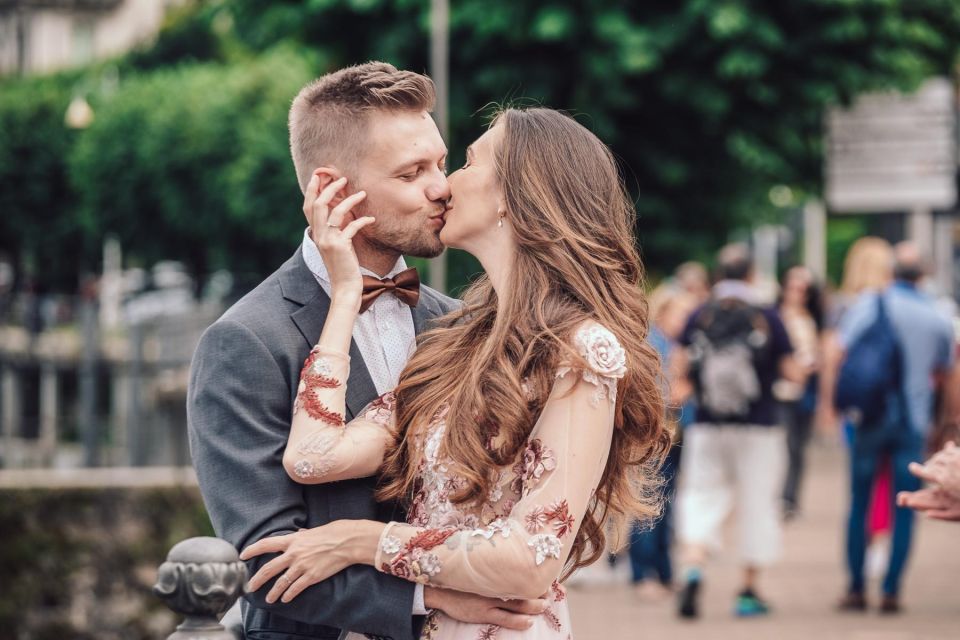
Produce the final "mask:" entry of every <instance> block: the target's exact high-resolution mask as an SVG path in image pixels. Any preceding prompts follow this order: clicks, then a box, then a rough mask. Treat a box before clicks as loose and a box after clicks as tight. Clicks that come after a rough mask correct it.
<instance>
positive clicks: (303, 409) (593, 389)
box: [284, 322, 626, 640]
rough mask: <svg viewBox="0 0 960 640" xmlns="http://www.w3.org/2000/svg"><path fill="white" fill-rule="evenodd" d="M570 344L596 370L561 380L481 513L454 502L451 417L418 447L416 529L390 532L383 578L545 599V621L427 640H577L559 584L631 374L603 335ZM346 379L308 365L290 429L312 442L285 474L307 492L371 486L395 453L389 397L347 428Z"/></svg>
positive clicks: (436, 622)
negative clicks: (322, 486)
mask: <svg viewBox="0 0 960 640" xmlns="http://www.w3.org/2000/svg"><path fill="white" fill-rule="evenodd" d="M573 343H574V346H575V347H576V349H577V350H578V352H579V353H580V354H581V355H582V356H583V358H584V360H585V361H586V362H587V364H588V367H587V368H585V369H582V370H580V369H572V368H570V367H563V368H561V369H560V370H558V371H557V374H556V382H555V384H554V388H553V389H552V391H551V393H550V396H549V398H548V399H547V402H546V403H545V405H544V407H543V410H542V412H541V414H540V416H539V418H538V420H537V422H536V425H535V426H534V428H533V430H532V431H531V433H530V436H529V438H528V440H527V444H526V447H525V449H524V450H523V451H522V453H521V455H520V456H518V459H517V460H516V461H514V463H513V464H512V465H507V466H506V467H504V468H501V469H496V470H491V471H492V473H493V474H494V476H493V477H495V478H496V482H495V484H494V489H493V490H492V491H491V493H490V495H489V496H488V499H487V500H486V502H485V503H484V504H483V505H482V506H476V505H469V506H465V505H455V504H453V503H452V502H451V501H450V498H449V496H450V495H452V494H454V493H455V492H456V490H457V489H458V488H459V484H458V483H459V480H458V477H457V475H456V473H455V471H454V469H452V467H451V465H450V464H449V462H448V461H447V460H445V459H444V458H443V456H442V455H441V454H440V451H441V443H442V441H443V437H444V434H445V433H446V432H447V430H448V429H456V428H458V426H457V425H448V424H447V423H446V419H445V418H446V411H445V410H444V409H443V408H441V409H440V410H439V411H438V412H437V413H436V415H434V416H433V418H432V419H431V420H430V421H429V424H427V426H426V427H425V428H423V429H417V430H416V431H417V432H418V433H417V435H414V436H412V437H414V438H416V441H415V444H416V445H417V446H415V447H414V450H415V451H417V452H418V460H417V464H418V474H419V479H420V490H419V492H418V493H417V495H416V496H414V499H413V501H412V504H411V506H410V509H409V512H408V521H407V522H391V523H389V524H388V525H387V526H386V528H385V529H384V531H383V534H382V535H381V537H380V543H379V545H378V549H377V554H376V560H375V566H376V568H377V569H378V570H379V571H382V572H384V573H388V574H390V575H394V576H397V577H399V578H403V579H405V580H410V581H413V582H419V583H422V584H429V585H433V586H436V587H442V588H448V589H455V590H458V591H468V592H472V593H477V594H481V595H485V596H493V597H498V598H525V599H529V598H538V597H541V596H543V595H544V594H547V598H548V601H549V607H548V609H547V610H546V612H544V614H542V615H541V616H538V617H537V618H536V619H535V622H534V625H533V626H532V627H531V628H530V629H528V630H527V631H523V632H520V631H513V630H508V629H501V628H499V627H496V626H492V625H477V624H467V623H462V622H458V621H456V620H453V619H452V618H449V617H447V616H446V615H444V614H443V613H442V612H439V611H436V612H433V613H432V614H431V615H430V616H429V617H428V618H427V621H426V624H425V625H424V629H423V633H422V635H421V638H422V639H424V640H425V639H430V640H454V639H455V640H492V639H494V638H496V639H498V640H514V639H520V638H522V639H524V640H536V639H544V640H547V639H549V640H556V639H561V640H562V639H564V638H571V637H572V635H571V626H570V616H569V611H568V608H567V603H566V601H565V599H564V594H563V591H562V590H561V589H559V588H558V585H557V582H556V581H557V579H558V577H559V576H560V574H561V572H562V570H563V567H564V564H565V563H566V561H567V558H568V556H569V553H570V551H571V548H572V544H573V541H574V538H575V537H576V534H577V530H578V528H579V526H580V521H581V519H582V518H583V516H584V514H585V512H586V510H587V508H588V506H589V505H590V502H591V500H592V498H593V494H594V491H595V489H596V487H597V485H598V483H599V482H600V478H601V476H602V474H603V470H604V467H605V466H606V462H607V456H608V454H609V450H610V443H611V440H612V437H613V429H614V426H613V422H614V405H615V403H616V393H617V382H618V380H619V379H620V378H622V377H623V375H624V373H625V372H626V358H625V354H624V351H623V349H622V348H621V346H620V344H619V342H618V341H617V339H616V337H614V335H613V334H612V333H611V332H610V331H608V330H607V329H606V328H604V327H602V326H600V325H598V324H596V323H593V322H591V323H587V324H584V325H583V326H581V328H580V329H579V330H578V331H577V332H576V334H575V335H574V337H573ZM348 374H349V358H348V356H346V355H345V354H341V353H335V352H330V351H323V350H319V349H315V350H314V351H313V352H311V354H310V357H309V358H308V359H307V362H306V363H305V365H304V369H303V373H302V374H301V384H300V389H299V392H298V397H297V404H296V406H295V409H294V418H293V420H294V431H295V432H296V433H298V434H299V433H306V435H305V436H302V437H301V438H300V440H299V441H298V442H293V441H291V442H289V443H288V445H287V449H286V452H285V454H284V465H285V467H286V468H287V470H288V472H289V473H290V474H291V477H293V478H294V479H296V480H297V481H298V482H303V483H320V482H333V481H336V480H341V479H345V478H355V477H363V476H367V475H372V474H374V473H375V472H376V470H377V469H378V468H379V467H380V465H381V463H382V461H383V456H384V451H385V448H386V447H387V446H390V443H391V442H392V436H391V432H390V429H391V428H392V426H393V420H394V415H393V409H394V398H393V395H392V393H388V394H385V395H384V396H381V397H380V398H378V399H377V400H375V401H374V402H373V403H371V405H370V406H369V407H368V408H367V409H366V410H365V411H364V412H362V413H361V415H360V416H358V417H357V418H356V419H354V420H352V421H351V422H349V423H347V424H345V425H344V421H343V417H342V416H343V411H344V398H345V383H344V382H342V381H346V379H347V376H348ZM298 421H301V422H300V424H297V422H298ZM468 428H474V425H469V426H468ZM408 437H410V436H408Z"/></svg>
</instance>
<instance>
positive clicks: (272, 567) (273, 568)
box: [247, 553, 292, 592]
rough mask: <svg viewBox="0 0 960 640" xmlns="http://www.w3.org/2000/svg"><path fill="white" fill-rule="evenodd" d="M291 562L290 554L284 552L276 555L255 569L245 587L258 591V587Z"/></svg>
mask: <svg viewBox="0 0 960 640" xmlns="http://www.w3.org/2000/svg"><path fill="white" fill-rule="evenodd" d="M291 562H292V560H291V558H290V556H289V555H287V554H286V553H283V554H281V555H279V556H277V557H276V558H274V559H273V560H271V561H270V562H268V563H267V564H265V565H263V566H262V567H260V570H259V571H257V572H256V573H255V574H254V575H253V577H252V578H250V582H248V583H247V589H248V590H249V591H251V592H253V591H259V590H260V587H262V586H263V585H265V584H266V583H268V582H270V580H271V579H272V578H273V577H274V576H276V575H277V574H279V573H281V572H282V571H284V570H285V569H286V568H287V567H289V566H290V563H291Z"/></svg>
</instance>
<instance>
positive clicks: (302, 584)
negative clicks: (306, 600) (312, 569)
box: [280, 573, 316, 602]
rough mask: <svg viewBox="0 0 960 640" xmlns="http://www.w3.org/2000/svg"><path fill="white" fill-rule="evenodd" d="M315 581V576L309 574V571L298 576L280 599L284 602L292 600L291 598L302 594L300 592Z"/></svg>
mask: <svg viewBox="0 0 960 640" xmlns="http://www.w3.org/2000/svg"><path fill="white" fill-rule="evenodd" d="M315 582H316V580H314V579H313V577H312V576H310V575H309V573H305V574H303V575H302V576H300V577H299V578H297V579H296V580H295V581H294V582H293V584H291V585H290V587H289V588H287V590H286V591H284V592H283V597H282V598H280V600H281V601H283V602H290V601H291V600H293V599H294V598H296V597H297V596H298V595H300V593H301V592H302V591H303V590H304V589H306V588H307V587H309V586H310V585H312V584H314V583H315Z"/></svg>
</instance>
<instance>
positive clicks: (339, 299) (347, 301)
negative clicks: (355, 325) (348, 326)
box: [330, 291, 363, 313]
mask: <svg viewBox="0 0 960 640" xmlns="http://www.w3.org/2000/svg"><path fill="white" fill-rule="evenodd" d="M362 300H363V294H362V293H361V292H358V293H352V292H351V293H348V292H340V291H334V292H333V295H332V296H330V308H331V310H333V309H336V310H339V311H344V312H350V313H358V312H359V311H360V303H361V301H362Z"/></svg>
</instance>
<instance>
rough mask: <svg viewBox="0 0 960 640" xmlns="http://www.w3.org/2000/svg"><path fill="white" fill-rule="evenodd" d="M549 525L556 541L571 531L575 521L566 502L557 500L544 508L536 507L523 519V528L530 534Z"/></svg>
mask: <svg viewBox="0 0 960 640" xmlns="http://www.w3.org/2000/svg"><path fill="white" fill-rule="evenodd" d="M550 523H553V529H554V532H555V533H556V536H557V538H558V539H559V538H562V537H564V536H565V535H567V534H568V533H570V532H571V531H573V528H574V525H575V524H576V521H575V519H574V517H573V515H571V513H570V506H569V505H568V504H567V501H566V500H557V501H556V502H554V503H553V504H551V505H550V506H549V507H546V508H544V507H541V506H540V505H536V506H535V507H533V508H532V509H530V511H528V512H527V515H526V516H524V518H523V525H524V528H525V529H526V530H527V533H530V534H535V533H539V532H540V531H542V530H543V529H544V527H546V526H547V525H548V524H550Z"/></svg>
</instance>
